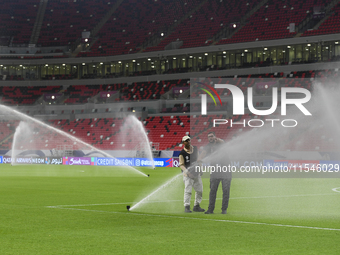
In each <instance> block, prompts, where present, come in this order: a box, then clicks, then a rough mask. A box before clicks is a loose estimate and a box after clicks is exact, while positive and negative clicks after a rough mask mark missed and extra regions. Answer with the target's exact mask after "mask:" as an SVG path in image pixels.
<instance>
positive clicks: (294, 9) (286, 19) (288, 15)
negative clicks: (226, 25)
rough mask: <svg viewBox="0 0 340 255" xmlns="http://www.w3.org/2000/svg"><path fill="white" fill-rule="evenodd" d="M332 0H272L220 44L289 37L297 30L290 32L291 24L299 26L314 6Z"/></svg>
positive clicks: (325, 3)
mask: <svg viewBox="0 0 340 255" xmlns="http://www.w3.org/2000/svg"><path fill="white" fill-rule="evenodd" d="M329 2H330V0H326V1H322V0H316V1H308V0H303V1H300V0H288V1H285V2H282V1H280V0H270V1H268V3H267V4H265V5H264V6H262V7H261V8H260V9H259V10H258V11H257V12H255V13H254V14H253V15H252V16H251V17H250V18H249V19H248V21H247V24H246V25H244V26H243V27H242V28H241V29H240V30H239V31H238V32H237V33H236V34H234V35H233V37H232V38H229V39H222V40H220V42H219V43H218V44H226V43H239V42H249V41H250V42H251V41H257V40H272V39H281V38H289V37H293V36H295V35H296V32H293V33H290V32H289V29H288V27H289V24H290V23H295V26H298V25H299V24H300V22H301V21H302V20H303V19H304V18H306V16H307V15H308V13H309V12H312V11H313V7H314V6H318V5H327V3H329Z"/></svg>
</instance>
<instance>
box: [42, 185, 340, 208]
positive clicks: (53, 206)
mask: <svg viewBox="0 0 340 255" xmlns="http://www.w3.org/2000/svg"><path fill="white" fill-rule="evenodd" d="M339 188H340V187H339ZM339 188H335V189H339ZM333 191H335V190H334V189H333ZM335 192H340V191H335ZM326 195H335V194H334V193H325V194H303V195H282V196H259V197H231V198H229V199H261V198H280V197H307V196H326ZM202 200H209V199H202ZM217 200H222V198H217ZM182 201H183V200H163V201H157V200H156V201H146V202H144V203H145V204H147V203H168V202H182ZM133 203H134V202H122V203H103V204H78V205H51V206H46V207H47V208H55V207H83V206H97V205H125V204H133Z"/></svg>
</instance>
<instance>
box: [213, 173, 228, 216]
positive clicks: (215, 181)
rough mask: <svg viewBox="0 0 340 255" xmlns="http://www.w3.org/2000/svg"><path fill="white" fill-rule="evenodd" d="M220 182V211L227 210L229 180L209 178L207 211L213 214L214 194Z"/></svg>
mask: <svg viewBox="0 0 340 255" xmlns="http://www.w3.org/2000/svg"><path fill="white" fill-rule="evenodd" d="M220 182H222V191H223V199H222V210H227V208H228V204H229V196H230V183H231V178H210V193H209V208H208V210H209V211H211V212H213V211H214V209H215V202H216V193H217V189H218V186H219V185H220Z"/></svg>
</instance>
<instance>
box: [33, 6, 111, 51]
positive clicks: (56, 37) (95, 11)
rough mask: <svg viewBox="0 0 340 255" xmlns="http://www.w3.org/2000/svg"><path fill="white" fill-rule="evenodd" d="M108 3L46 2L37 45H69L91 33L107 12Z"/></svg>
mask: <svg viewBox="0 0 340 255" xmlns="http://www.w3.org/2000/svg"><path fill="white" fill-rule="evenodd" d="M109 2H110V1H109V0H105V1H98V0H95V1H48V3H47V7H46V11H45V16H44V20H43V23H42V27H41V31H40V36H39V40H38V44H41V45H42V46H62V45H69V44H71V43H73V42H75V41H76V39H77V38H81V32H83V31H91V30H92V29H93V28H94V27H95V26H96V25H97V24H98V22H99V21H100V20H101V19H102V17H103V16H104V14H105V13H106V12H107V6H109V7H110V6H111V5H112V4H113V3H110V4H108V3H109Z"/></svg>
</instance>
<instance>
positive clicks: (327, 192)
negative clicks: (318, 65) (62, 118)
mask: <svg viewBox="0 0 340 255" xmlns="http://www.w3.org/2000/svg"><path fill="white" fill-rule="evenodd" d="M140 170H141V171H142V172H144V173H146V174H150V177H149V178H146V177H143V176H142V175H139V174H136V173H135V172H134V171H131V170H129V169H128V168H118V167H95V166H86V167H85V166H52V165H49V166H47V165H29V166H27V165H26V166H10V165H5V164H1V165H0V194H1V195H0V218H1V220H0V254H25V255H26V254H35V255H36V254H340V248H339V247H340V246H339V243H340V193H339V192H337V191H340V188H339V189H337V190H336V188H338V187H340V179H316V178H315V179H241V178H238V179H237V178H234V179H233V180H232V186H231V199H230V202H229V208H228V214H227V215H222V214H220V212H221V209H220V208H221V199H220V198H221V188H220V189H219V191H218V198H219V199H218V200H217V201H216V208H215V213H214V214H213V215H205V214H204V213H192V214H185V213H184V207H183V202H182V200H183V188H184V184H183V181H182V179H181V178H180V177H179V178H177V179H175V180H174V181H173V182H172V183H170V184H169V185H164V186H163V188H159V187H160V186H162V185H163V184H165V183H166V182H167V181H168V180H170V179H171V178H173V177H175V176H176V175H177V174H178V173H179V172H180V170H179V169H178V168H156V169H155V170H152V169H149V168H140ZM203 184H204V192H203V199H204V200H203V202H202V203H201V207H203V208H205V209H207V207H208V196H209V179H203ZM157 189H159V190H158V191H157V192H155V193H154V195H153V196H151V197H149V199H147V200H146V201H145V203H142V204H140V205H139V206H137V207H136V208H134V209H133V210H132V211H130V212H128V211H127V210H126V206H127V205H131V206H132V205H134V204H136V203H137V202H138V201H140V200H141V199H143V198H144V197H146V196H147V195H148V194H150V193H152V192H153V191H155V190H157ZM192 203H193V198H192Z"/></svg>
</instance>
